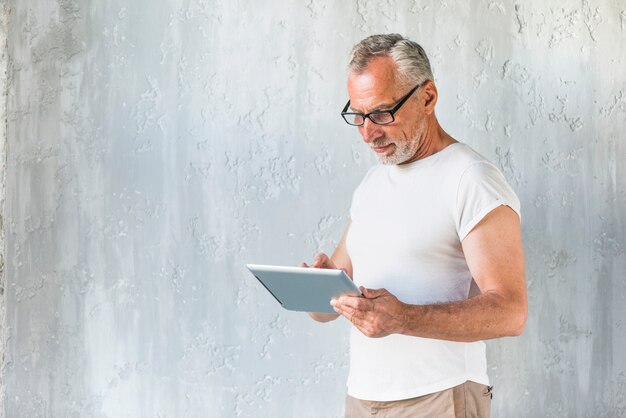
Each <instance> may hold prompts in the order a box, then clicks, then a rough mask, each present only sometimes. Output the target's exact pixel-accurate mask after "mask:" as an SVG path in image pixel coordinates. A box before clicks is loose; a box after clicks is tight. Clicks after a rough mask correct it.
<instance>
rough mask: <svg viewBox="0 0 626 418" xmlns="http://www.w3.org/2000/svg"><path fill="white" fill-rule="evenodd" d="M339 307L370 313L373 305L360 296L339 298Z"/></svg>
mask: <svg viewBox="0 0 626 418" xmlns="http://www.w3.org/2000/svg"><path fill="white" fill-rule="evenodd" d="M337 305H338V306H341V307H342V308H350V309H356V310H361V311H369V310H371V305H372V303H371V302H369V301H368V300H367V299H363V298H362V297H360V296H350V295H343V296H340V297H338V298H337Z"/></svg>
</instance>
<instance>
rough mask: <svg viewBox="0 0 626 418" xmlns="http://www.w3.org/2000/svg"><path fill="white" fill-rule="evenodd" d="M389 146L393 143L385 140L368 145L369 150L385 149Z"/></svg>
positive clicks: (378, 140)
mask: <svg viewBox="0 0 626 418" xmlns="http://www.w3.org/2000/svg"><path fill="white" fill-rule="evenodd" d="M389 144H393V141H390V140H388V139H387V138H381V139H377V140H375V141H372V142H371V143H370V148H382V147H386V146H387V145H389Z"/></svg>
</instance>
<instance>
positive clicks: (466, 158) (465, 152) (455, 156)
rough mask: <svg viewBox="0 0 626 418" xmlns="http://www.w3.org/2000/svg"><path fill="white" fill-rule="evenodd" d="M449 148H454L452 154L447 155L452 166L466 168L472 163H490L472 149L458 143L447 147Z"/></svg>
mask: <svg viewBox="0 0 626 418" xmlns="http://www.w3.org/2000/svg"><path fill="white" fill-rule="evenodd" d="M448 146H449V147H454V149H453V152H451V153H450V154H449V156H450V160H451V162H452V163H453V164H455V165H458V166H461V167H467V166H469V165H472V164H474V163H490V164H491V161H489V160H488V159H487V158H486V157H484V156H483V155H482V154H480V153H479V152H478V151H476V150H475V149H474V148H472V147H471V146H469V145H468V144H465V143H462V142H458V143H456V144H452V145H448Z"/></svg>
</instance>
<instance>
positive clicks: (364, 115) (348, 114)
mask: <svg viewBox="0 0 626 418" xmlns="http://www.w3.org/2000/svg"><path fill="white" fill-rule="evenodd" d="M427 81H428V80H424V81H423V82H421V83H420V84H418V85H417V86H415V87H413V88H412V89H411V91H409V92H408V93H407V94H406V95H405V96H404V97H403V98H401V99H400V101H399V102H398V103H396V105H395V106H394V107H392V108H391V109H389V110H374V111H373V112H369V113H355V112H346V110H348V107H350V100H348V103H346V105H345V106H344V108H343V110H342V111H341V117H343V120H345V121H346V123H347V124H348V125H350V126H363V124H365V118H368V119H369V120H371V121H372V123H375V124H376V125H389V124H390V123H393V122H394V121H395V120H396V118H395V116H394V115H395V113H396V112H397V111H398V110H400V108H401V107H402V105H403V104H404V103H405V102H406V101H407V100H409V97H411V95H412V94H413V93H415V91H417V89H419V88H420V87H422V86H423V85H424V84H426V82H427ZM383 113H388V114H389V115H391V120H390V121H389V122H384V123H380V122H376V121H375V120H374V119H372V118H371V115H380V114H383ZM355 116H361V117H362V118H363V122H361V123H359V124H357V123H351V122H349V121H348V118H349V117H352V118H354V117H355Z"/></svg>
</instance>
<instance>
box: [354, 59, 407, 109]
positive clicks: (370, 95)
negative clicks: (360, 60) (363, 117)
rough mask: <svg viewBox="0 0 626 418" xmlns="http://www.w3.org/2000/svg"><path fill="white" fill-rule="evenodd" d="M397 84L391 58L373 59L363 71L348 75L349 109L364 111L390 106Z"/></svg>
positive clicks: (393, 100) (396, 92)
mask: <svg viewBox="0 0 626 418" xmlns="http://www.w3.org/2000/svg"><path fill="white" fill-rule="evenodd" d="M385 58H387V59H385ZM398 84H399V83H398V77H397V72H396V68H395V64H394V63H393V61H392V60H391V58H388V57H384V58H383V57H379V58H375V59H373V60H372V61H370V63H369V64H368V66H367V67H366V68H365V70H364V71H361V72H359V73H350V74H349V75H348V94H349V96H350V107H351V108H352V109H359V110H365V109H370V108H373V107H379V106H384V105H392V104H393V103H394V102H395V99H397V98H396V95H397V94H398Z"/></svg>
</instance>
